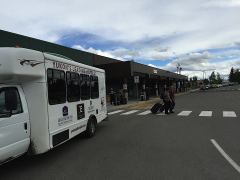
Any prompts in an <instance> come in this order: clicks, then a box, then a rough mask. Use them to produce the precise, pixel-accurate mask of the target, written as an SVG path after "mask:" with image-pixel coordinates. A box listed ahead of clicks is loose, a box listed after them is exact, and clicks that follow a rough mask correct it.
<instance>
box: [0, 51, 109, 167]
mask: <svg viewBox="0 0 240 180" xmlns="http://www.w3.org/2000/svg"><path fill="white" fill-rule="evenodd" d="M105 118H107V108H106V88H105V72H104V70H102V69H98V68H94V67H91V66H87V65H84V64H81V63H77V62H74V61H71V60H69V59H67V58H65V57H61V56H58V55H54V54H50V53H43V52H39V51H34V50H29V49H24V48H0V164H1V163H3V162H6V161H9V160H11V159H14V158H16V157H18V156H20V155H22V154H24V153H26V152H29V153H31V154H40V153H44V152H46V151H49V150H50V149H52V148H54V147H56V146H58V145H60V144H62V143H64V142H66V141H67V140H69V139H71V138H73V137H74V136H76V135H78V134H79V133H81V132H84V131H85V132H86V134H87V135H88V136H90V137H91V136H93V135H94V134H95V131H96V126H97V124H98V123H99V122H101V121H103V120H104V119H105Z"/></svg>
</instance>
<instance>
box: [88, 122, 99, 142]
mask: <svg viewBox="0 0 240 180" xmlns="http://www.w3.org/2000/svg"><path fill="white" fill-rule="evenodd" d="M96 129H97V123H96V121H95V120H94V119H89V120H88V123H87V129H86V135H87V137H89V138H90V137H93V136H94V135H95V133H96Z"/></svg>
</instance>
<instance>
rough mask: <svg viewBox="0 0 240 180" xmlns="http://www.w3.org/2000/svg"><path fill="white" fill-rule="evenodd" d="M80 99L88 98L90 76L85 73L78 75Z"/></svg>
mask: <svg viewBox="0 0 240 180" xmlns="http://www.w3.org/2000/svg"><path fill="white" fill-rule="evenodd" d="M80 87H81V90H80V91H81V100H88V99H90V77H89V76H88V75H86V74H81V75H80Z"/></svg>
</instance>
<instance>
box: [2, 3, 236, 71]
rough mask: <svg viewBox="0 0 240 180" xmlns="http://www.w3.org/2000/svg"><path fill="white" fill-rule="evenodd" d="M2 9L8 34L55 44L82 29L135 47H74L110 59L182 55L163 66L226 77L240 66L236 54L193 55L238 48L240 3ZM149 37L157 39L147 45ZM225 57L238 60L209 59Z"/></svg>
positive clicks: (55, 5)
mask: <svg viewBox="0 0 240 180" xmlns="http://www.w3.org/2000/svg"><path fill="white" fill-rule="evenodd" d="M1 7H2V8H1V11H0V28H1V29H3V30H7V31H12V32H16V33H20V34H23V35H27V36H31V37H35V38H40V39H43V40H46V41H51V42H57V41H59V40H60V39H61V38H62V36H63V35H64V34H66V33H69V32H72V31H74V32H78V31H79V32H84V33H89V34H93V35H96V36H99V37H101V38H102V39H103V40H105V41H114V42H118V41H119V42H121V43H122V44H124V43H125V44H128V45H129V44H132V45H133V46H134V47H132V46H131V47H129V46H128V47H124V46H119V47H117V48H116V47H115V49H109V50H104V51H103V50H101V49H94V48H92V47H87V48H83V47H84V45H83V44H81V45H74V44H73V47H74V48H77V49H81V50H86V51H89V52H93V53H96V54H99V55H103V56H107V57H111V58H117V59H121V60H124V59H128V60H130V59H134V60H139V59H144V60H165V59H167V58H172V57H178V59H177V60H174V61H173V62H171V63H169V64H168V65H166V66H165V67H164V68H167V69H171V70H173V71H174V70H175V68H176V63H177V62H179V63H181V64H182V66H184V68H187V69H189V68H192V69H202V68H207V69H209V68H211V69H212V68H215V69H216V71H220V72H222V73H227V72H228V71H229V70H228V69H227V68H230V66H233V65H235V66H237V65H239V59H237V55H236V54H235V53H233V55H232V54H230V52H226V53H225V54H217V55H216V54H215V55H214V54H210V53H209V52H208V51H205V52H204V53H194V52H198V51H204V50H207V49H210V48H223V47H225V48H226V47H232V46H239V42H240V31H239V29H240V21H239V18H237V17H240V1H239V0H198V1H195V0H181V1H179V0H172V1H171V2H169V1H165V0H141V1H138V0H121V1H112V0H102V1H96V0H95V1H94V0H88V1H84V0H72V1H66V0H51V1H49V0H48V1H47V0H41V1H37V0H21V1H16V0H2V1H1ZM149 39H152V40H153V41H151V42H149V41H146V40H149ZM154 39H157V40H155V41H154ZM184 54H187V55H184ZM226 56H228V57H230V56H232V57H233V58H235V59H233V60H226V61H224V62H218V63H213V62H211V61H210V59H212V58H217V59H222V60H224V58H225V57H226ZM200 74H201V73H200Z"/></svg>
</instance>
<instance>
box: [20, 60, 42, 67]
mask: <svg viewBox="0 0 240 180" xmlns="http://www.w3.org/2000/svg"><path fill="white" fill-rule="evenodd" d="M18 60H19V61H20V64H21V65H22V66H25V65H27V66H32V67H34V66H37V65H39V64H42V63H43V62H42V61H36V60H29V59H18Z"/></svg>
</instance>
